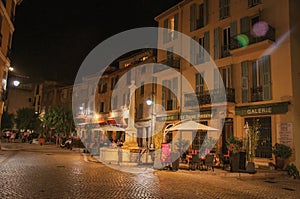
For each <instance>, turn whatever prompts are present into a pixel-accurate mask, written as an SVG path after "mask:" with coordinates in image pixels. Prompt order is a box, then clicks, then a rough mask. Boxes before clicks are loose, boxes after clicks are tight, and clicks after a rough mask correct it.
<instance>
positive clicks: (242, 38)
mask: <svg viewBox="0 0 300 199" xmlns="http://www.w3.org/2000/svg"><path fill="white" fill-rule="evenodd" d="M236 39H237V40H238V41H239V44H240V45H241V46H242V47H245V46H248V44H249V38H248V37H247V35H244V34H240V35H238V36H236Z"/></svg>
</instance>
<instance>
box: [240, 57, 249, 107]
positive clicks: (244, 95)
mask: <svg viewBox="0 0 300 199" xmlns="http://www.w3.org/2000/svg"><path fill="white" fill-rule="evenodd" d="M241 65H242V68H241V69H242V102H243V103H245V102H248V101H249V100H248V96H249V94H248V93H249V91H248V90H249V85H248V61H243V62H242V64H241Z"/></svg>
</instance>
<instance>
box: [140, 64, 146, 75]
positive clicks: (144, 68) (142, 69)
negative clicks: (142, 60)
mask: <svg viewBox="0 0 300 199" xmlns="http://www.w3.org/2000/svg"><path fill="white" fill-rule="evenodd" d="M141 73H142V74H145V73H146V66H142V68H141Z"/></svg>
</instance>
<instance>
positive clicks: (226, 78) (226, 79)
mask: <svg viewBox="0 0 300 199" xmlns="http://www.w3.org/2000/svg"><path fill="white" fill-rule="evenodd" d="M221 76H222V80H223V84H224V87H225V88H232V86H231V66H226V67H222V68H221Z"/></svg>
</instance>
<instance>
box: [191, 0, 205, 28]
mask: <svg viewBox="0 0 300 199" xmlns="http://www.w3.org/2000/svg"><path fill="white" fill-rule="evenodd" d="M207 5H208V4H207V0H204V2H203V3H202V4H199V5H197V4H195V3H194V4H192V5H191V6H190V31H191V32H192V31H194V30H197V29H199V28H202V27H204V26H205V25H207V19H208V7H207Z"/></svg>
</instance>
